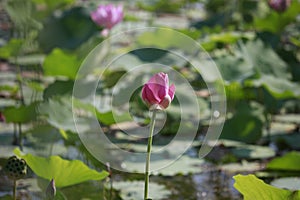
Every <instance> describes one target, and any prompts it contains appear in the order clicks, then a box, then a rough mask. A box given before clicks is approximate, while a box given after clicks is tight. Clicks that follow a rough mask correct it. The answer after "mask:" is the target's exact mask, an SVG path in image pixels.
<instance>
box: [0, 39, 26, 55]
mask: <svg viewBox="0 0 300 200" xmlns="http://www.w3.org/2000/svg"><path fill="white" fill-rule="evenodd" d="M22 44H23V41H22V40H21V39H14V38H13V39H11V40H10V41H9V42H8V43H7V44H6V45H5V46H3V47H0V57H1V58H4V59H8V58H10V57H13V56H17V55H18V54H19V52H20V49H21V47H22Z"/></svg>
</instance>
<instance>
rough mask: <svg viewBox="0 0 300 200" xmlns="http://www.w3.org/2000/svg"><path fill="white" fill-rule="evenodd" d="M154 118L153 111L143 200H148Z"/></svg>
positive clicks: (154, 111)
mask: <svg viewBox="0 0 300 200" xmlns="http://www.w3.org/2000/svg"><path fill="white" fill-rule="evenodd" d="M155 116H156V110H153V113H152V117H151V122H150V131H149V138H148V146H147V159H146V167H145V189H144V200H146V199H148V189H149V175H150V174H149V167H150V156H151V148H152V140H153V131H154V126H155Z"/></svg>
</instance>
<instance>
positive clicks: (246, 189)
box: [233, 174, 300, 200]
mask: <svg viewBox="0 0 300 200" xmlns="http://www.w3.org/2000/svg"><path fill="white" fill-rule="evenodd" d="M233 178H234V179H235V183H234V187H235V188H236V189H237V190H238V191H239V192H240V193H242V195H243V196H244V200H253V199H260V200H270V199H272V200H285V199H291V200H297V199H299V198H300V193H299V192H296V193H294V192H293V191H288V190H284V189H279V188H276V187H274V186H271V185H268V184H266V183H264V182H263V181H262V180H260V179H258V178H257V177H255V176H254V175H251V174H250V175H246V176H244V175H240V174H239V175H236V176H234V177H233Z"/></svg>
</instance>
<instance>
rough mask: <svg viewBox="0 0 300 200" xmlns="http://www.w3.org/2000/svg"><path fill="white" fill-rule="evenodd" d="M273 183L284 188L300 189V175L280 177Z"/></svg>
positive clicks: (272, 183)
mask: <svg viewBox="0 0 300 200" xmlns="http://www.w3.org/2000/svg"><path fill="white" fill-rule="evenodd" d="M271 185H273V186H275V187H278V188H282V189H288V190H300V178H299V177H285V178H279V179H275V180H274V181H272V182H271Z"/></svg>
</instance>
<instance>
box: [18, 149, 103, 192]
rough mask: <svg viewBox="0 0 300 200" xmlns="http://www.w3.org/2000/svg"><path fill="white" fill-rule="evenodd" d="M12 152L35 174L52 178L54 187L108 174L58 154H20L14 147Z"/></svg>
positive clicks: (100, 178)
mask: <svg viewBox="0 0 300 200" xmlns="http://www.w3.org/2000/svg"><path fill="white" fill-rule="evenodd" d="M14 153H15V154H16V155H18V156H19V157H21V158H23V159H24V160H25V161H26V163H27V164H28V166H29V167H30V168H31V169H32V171H33V172H34V173H35V174H36V175H38V176H40V177H42V178H44V179H47V180H49V181H50V180H51V179H52V178H53V179H54V180H55V184H56V187H66V186H70V185H74V184H77V183H81V182H84V181H88V180H102V179H104V178H105V177H106V176H108V173H107V172H106V171H102V172H97V171H96V170H93V169H90V168H89V167H88V166H86V165H85V164H84V163H83V162H82V161H79V160H72V161H69V160H64V159H62V158H61V157H59V156H51V157H48V158H44V157H39V156H34V155H31V154H26V155H22V152H21V151H20V150H19V149H15V150H14Z"/></svg>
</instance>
